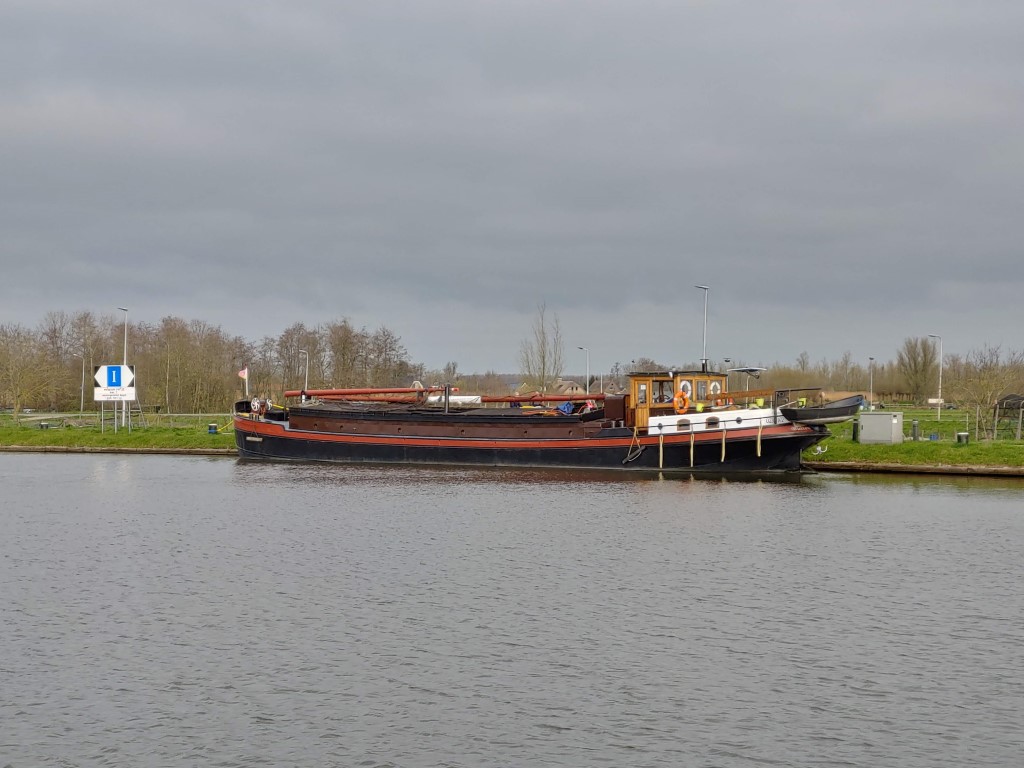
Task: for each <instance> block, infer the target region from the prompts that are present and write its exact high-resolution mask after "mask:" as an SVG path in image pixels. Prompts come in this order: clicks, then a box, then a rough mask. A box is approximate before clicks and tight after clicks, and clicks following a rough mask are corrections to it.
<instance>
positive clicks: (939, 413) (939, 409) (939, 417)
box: [928, 333, 942, 421]
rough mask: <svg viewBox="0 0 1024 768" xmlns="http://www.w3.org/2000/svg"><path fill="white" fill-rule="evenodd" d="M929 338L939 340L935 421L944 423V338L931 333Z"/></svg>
mask: <svg viewBox="0 0 1024 768" xmlns="http://www.w3.org/2000/svg"><path fill="white" fill-rule="evenodd" d="M928 338H930V339H938V340H939V404H938V406H937V407H936V408H935V411H936V416H935V420H936V421H942V337H941V336H939V334H937V333H929V334H928Z"/></svg>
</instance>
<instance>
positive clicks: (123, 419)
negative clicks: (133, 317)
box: [114, 307, 128, 427]
mask: <svg viewBox="0 0 1024 768" xmlns="http://www.w3.org/2000/svg"><path fill="white" fill-rule="evenodd" d="M118 309H120V310H121V311H122V312H124V361H123V362H124V367H125V368H127V367H128V307H118ZM115 407H116V404H115ZM114 422H115V423H116V422H117V414H116V413H115V414H114ZM127 423H128V404H127V403H126V402H125V401H124V400H122V401H121V426H122V427H123V426H125V424H127Z"/></svg>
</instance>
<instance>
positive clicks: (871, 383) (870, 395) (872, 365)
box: [868, 357, 875, 411]
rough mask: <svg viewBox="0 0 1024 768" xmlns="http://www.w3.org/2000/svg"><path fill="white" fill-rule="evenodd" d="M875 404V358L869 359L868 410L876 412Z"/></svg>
mask: <svg viewBox="0 0 1024 768" xmlns="http://www.w3.org/2000/svg"><path fill="white" fill-rule="evenodd" d="M874 402H875V358H873V357H869V358H868V410H869V411H871V410H874V406H873V405H872V403H874Z"/></svg>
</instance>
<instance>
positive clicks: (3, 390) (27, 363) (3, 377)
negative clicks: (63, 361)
mask: <svg viewBox="0 0 1024 768" xmlns="http://www.w3.org/2000/svg"><path fill="white" fill-rule="evenodd" d="M53 371H54V365H53V364H51V363H50V362H49V361H48V360H47V357H46V354H45V352H44V350H43V344H42V343H41V342H40V339H39V336H38V335H37V334H35V333H33V332H32V331H30V330H29V329H28V328H24V327H22V326H20V325H16V324H10V325H0V399H6V400H7V401H8V404H9V405H10V406H11V407H12V408H13V409H14V416H15V418H17V417H18V413H19V412H20V411H21V409H22V408H23V407H25V404H26V403H31V402H33V400H34V399H38V398H41V396H42V395H43V394H44V393H45V392H46V390H47V389H48V387H49V381H50V379H51V377H52V374H53Z"/></svg>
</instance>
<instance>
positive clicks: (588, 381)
mask: <svg viewBox="0 0 1024 768" xmlns="http://www.w3.org/2000/svg"><path fill="white" fill-rule="evenodd" d="M576 349H582V350H583V351H584V352H586V353H587V394H588V395H589V394H590V350H589V349H588V348H587V347H576Z"/></svg>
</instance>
